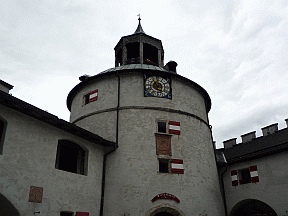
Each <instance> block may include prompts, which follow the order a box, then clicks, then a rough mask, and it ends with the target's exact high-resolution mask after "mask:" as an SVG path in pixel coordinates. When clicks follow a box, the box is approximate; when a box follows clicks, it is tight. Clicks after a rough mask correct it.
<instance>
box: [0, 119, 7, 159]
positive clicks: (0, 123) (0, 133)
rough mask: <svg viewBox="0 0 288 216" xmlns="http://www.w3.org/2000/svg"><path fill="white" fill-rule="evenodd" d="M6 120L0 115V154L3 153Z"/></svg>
mask: <svg viewBox="0 0 288 216" xmlns="http://www.w3.org/2000/svg"><path fill="white" fill-rule="evenodd" d="M6 126H7V122H6V121H5V120H4V119H3V118H1V117H0V155H1V154H2V153H3V145H4V138H5V132H6Z"/></svg>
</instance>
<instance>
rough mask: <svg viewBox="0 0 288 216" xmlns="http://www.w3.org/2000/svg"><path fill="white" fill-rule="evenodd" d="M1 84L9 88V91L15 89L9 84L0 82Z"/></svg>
mask: <svg viewBox="0 0 288 216" xmlns="http://www.w3.org/2000/svg"><path fill="white" fill-rule="evenodd" d="M0 84H1V85H3V86H5V87H7V88H8V89H9V90H11V89H12V88H13V87H14V86H12V85H10V84H9V83H6V82H4V81H3V80H0Z"/></svg>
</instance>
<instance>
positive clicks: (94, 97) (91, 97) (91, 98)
mask: <svg viewBox="0 0 288 216" xmlns="http://www.w3.org/2000/svg"><path fill="white" fill-rule="evenodd" d="M89 94H90V95H89V102H92V101H95V100H97V99H98V89H96V90H94V91H91V92H90V93H89Z"/></svg>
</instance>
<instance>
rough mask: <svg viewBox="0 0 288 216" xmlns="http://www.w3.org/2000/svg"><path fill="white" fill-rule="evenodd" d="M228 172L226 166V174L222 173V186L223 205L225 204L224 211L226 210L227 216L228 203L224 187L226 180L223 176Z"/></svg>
mask: <svg viewBox="0 0 288 216" xmlns="http://www.w3.org/2000/svg"><path fill="white" fill-rule="evenodd" d="M226 171H227V166H225V170H224V172H222V173H221V180H220V181H221V186H222V196H223V204H224V210H225V216H228V211H227V203H226V195H225V187H224V180H223V176H224V174H225V173H226Z"/></svg>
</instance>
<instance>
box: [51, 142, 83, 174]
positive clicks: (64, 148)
mask: <svg viewBox="0 0 288 216" xmlns="http://www.w3.org/2000/svg"><path fill="white" fill-rule="evenodd" d="M87 155H88V154H87V151H85V150H84V149H83V148H82V147H80V146H79V145H78V144H76V143H74V142H71V141H69V140H59V141H58V147H57V155H56V165H55V168H56V169H59V170H64V171H67V172H72V173H77V174H81V175H87Z"/></svg>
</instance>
